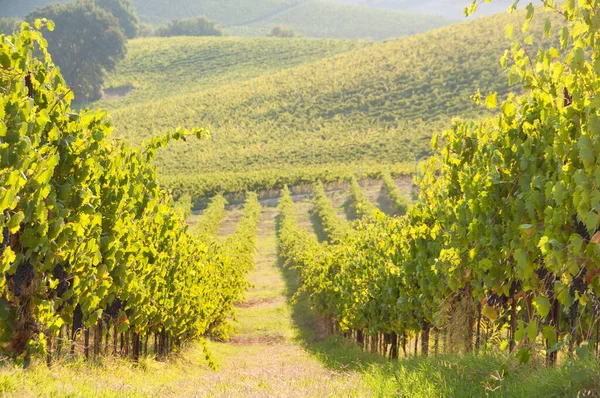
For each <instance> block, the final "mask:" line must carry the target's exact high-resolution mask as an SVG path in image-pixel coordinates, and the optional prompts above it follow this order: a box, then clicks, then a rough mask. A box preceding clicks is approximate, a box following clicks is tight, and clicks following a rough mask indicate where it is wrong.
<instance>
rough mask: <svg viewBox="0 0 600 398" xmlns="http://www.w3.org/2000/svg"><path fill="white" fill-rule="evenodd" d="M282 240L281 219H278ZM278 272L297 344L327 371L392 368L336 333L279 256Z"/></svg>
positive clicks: (298, 278) (297, 278) (292, 270)
mask: <svg viewBox="0 0 600 398" xmlns="http://www.w3.org/2000/svg"><path fill="white" fill-rule="evenodd" d="M275 223H276V231H277V237H278V238H279V231H280V223H281V216H280V215H277V217H276V218H275ZM277 265H278V268H279V270H280V272H281V274H282V275H283V277H284V279H285V283H286V289H287V292H286V296H287V299H288V300H289V302H290V303H291V306H292V321H293V323H294V326H295V327H296V329H297V331H298V334H297V340H298V343H300V344H301V345H302V346H303V347H304V348H305V349H306V350H307V351H309V352H310V353H312V354H313V355H315V357H316V358H318V359H319V360H320V361H321V362H322V363H323V365H324V366H325V367H327V368H328V369H331V370H335V371H351V370H362V369H365V368H368V367H370V366H371V365H380V366H382V365H384V366H385V365H389V366H391V363H390V362H389V361H388V360H386V359H385V358H382V357H381V356H378V355H375V354H371V353H368V352H364V351H362V350H361V349H360V348H359V347H358V346H357V345H356V344H355V343H354V342H352V341H350V340H348V339H345V338H344V337H343V336H341V335H340V334H334V333H332V328H331V322H330V321H328V320H327V319H325V318H323V317H322V316H321V315H320V314H318V313H317V312H316V311H314V310H312V309H311V308H310V304H309V300H308V296H307V295H306V293H303V292H300V293H298V289H299V288H300V275H299V272H298V270H297V269H294V268H291V267H288V266H286V265H285V264H284V263H283V261H282V260H281V257H279V255H278V260H277Z"/></svg>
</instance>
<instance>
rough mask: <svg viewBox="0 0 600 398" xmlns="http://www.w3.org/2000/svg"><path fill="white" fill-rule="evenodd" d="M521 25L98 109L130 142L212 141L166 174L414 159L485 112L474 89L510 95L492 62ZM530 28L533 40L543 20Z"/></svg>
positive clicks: (172, 157) (183, 153)
mask: <svg viewBox="0 0 600 398" xmlns="http://www.w3.org/2000/svg"><path fill="white" fill-rule="evenodd" d="M522 16H523V14H522V13H516V14H510V15H509V14H501V15H496V16H493V17H486V18H481V19H476V20H473V21H470V22H466V23H463V24H460V25H454V26H450V27H445V28H442V29H439V30H435V31H432V32H429V33H426V34H422V35H417V36H414V37H409V38H403V39H397V40H391V41H388V42H385V43H379V44H374V45H371V46H368V47H363V48H359V49H356V50H353V51H350V52H345V53H341V54H339V55H336V56H334V57H331V58H327V59H322V60H319V61H316V62H313V63H309V64H304V65H300V66H296V67H293V68H289V69H285V70H281V71H279V72H276V73H271V74H266V75H262V76H259V77H256V78H253V79H250V80H245V81H235V82H233V83H230V84H224V85H220V86H218V87H212V88H207V89H205V90H202V91H198V92H195V93H188V94H185V95H179V96H169V97H167V98H165V99H156V100H151V101H148V102H145V103H139V104H125V103H124V104H125V105H124V106H120V105H119V103H116V104H114V106H113V105H111V104H110V103H107V104H106V105H107V106H108V107H109V109H110V110H111V114H112V116H113V119H114V123H115V126H116V134H117V135H119V136H121V137H123V138H125V139H127V140H130V141H132V142H135V143H139V142H141V141H142V140H143V139H147V138H149V137H151V136H154V135H156V134H160V133H162V132H164V131H165V130H166V129H170V128H173V127H175V126H177V125H182V126H200V127H206V128H208V129H209V130H210V131H211V132H212V133H213V138H212V139H211V140H210V141H205V142H200V143H186V144H182V145H174V146H173V147H170V148H169V150H167V151H165V152H163V153H162V154H161V156H159V159H158V164H159V168H160V170H161V172H162V174H163V176H166V175H168V176H171V177H173V176H178V175H180V176H186V178H187V177H189V176H192V175H202V174H204V173H211V172H212V173H216V172H224V171H227V172H231V173H236V172H237V173H242V172H251V171H254V172H256V171H260V170H274V169H282V170H283V169H289V168H290V167H292V168H295V167H305V166H314V165H333V164H372V163H398V162H403V161H414V160H415V158H419V157H421V156H425V155H427V154H428V151H429V137H430V136H431V133H432V132H433V131H436V130H439V129H442V128H444V127H445V126H447V125H448V123H449V121H450V119H451V118H452V117H453V116H457V115H462V116H473V117H477V116H479V115H483V114H486V113H487V111H486V110H484V109H482V108H481V107H478V106H476V105H475V104H474V103H473V101H472V100H471V99H470V97H471V96H472V94H474V93H475V91H476V90H477V89H478V88H479V89H481V91H482V92H484V93H486V92H488V91H498V92H499V93H500V96H502V95H504V94H505V93H506V92H507V91H508V85H507V78H506V76H505V75H504V73H503V72H502V70H501V68H500V65H499V62H498V59H499V58H500V56H501V55H502V54H503V52H504V50H505V48H506V47H507V46H508V44H509V43H508V40H507V39H505V38H504V31H505V28H504V27H505V25H506V24H507V23H516V24H518V23H519V22H520V21H521V19H522ZM532 28H533V30H534V31H535V32H536V36H538V37H541V32H542V31H543V22H542V21H541V20H540V19H537V20H536V21H534V23H533V24H532ZM294 40H297V39H293V40H291V41H288V42H283V41H282V42H281V45H286V44H285V43H290V44H291V43H293V41H294ZM193 67H194V66H190V68H193ZM164 74H165V76H166V75H168V74H169V70H164ZM113 80H115V81H116V80H118V76H115V77H113ZM166 81H168V79H167V80H166ZM179 87H181V86H180V84H178V85H177V86H172V87H170V86H167V85H165V86H164V87H163V89H164V91H165V92H177V90H179V89H180V88H179Z"/></svg>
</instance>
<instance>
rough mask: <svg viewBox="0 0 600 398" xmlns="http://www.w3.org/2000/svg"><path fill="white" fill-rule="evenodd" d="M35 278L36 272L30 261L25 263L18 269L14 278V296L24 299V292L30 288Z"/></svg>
mask: <svg viewBox="0 0 600 398" xmlns="http://www.w3.org/2000/svg"><path fill="white" fill-rule="evenodd" d="M34 278H35V272H34V269H33V265H32V264H31V263H30V262H29V261H24V262H22V263H21V264H19V266H18V267H17V271H16V272H15V274H14V275H13V276H12V278H11V280H12V284H13V289H12V291H13V294H14V295H15V296H16V297H22V296H23V294H24V292H25V291H26V290H27V289H28V288H29V286H30V285H31V283H32V282H33V279H34Z"/></svg>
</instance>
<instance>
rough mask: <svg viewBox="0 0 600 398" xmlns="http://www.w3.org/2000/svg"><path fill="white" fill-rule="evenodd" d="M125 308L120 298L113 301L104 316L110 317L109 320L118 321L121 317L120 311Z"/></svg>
mask: <svg viewBox="0 0 600 398" xmlns="http://www.w3.org/2000/svg"><path fill="white" fill-rule="evenodd" d="M122 308H123V303H122V302H121V300H120V299H119V298H116V299H114V300H113V302H112V304H110V305H109V306H108V307H107V308H106V310H104V315H105V316H106V317H108V319H112V320H116V319H117V318H118V317H119V311H121V309H122Z"/></svg>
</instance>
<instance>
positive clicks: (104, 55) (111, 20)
mask: <svg viewBox="0 0 600 398" xmlns="http://www.w3.org/2000/svg"><path fill="white" fill-rule="evenodd" d="M40 18H48V19H50V20H53V21H54V23H55V25H56V28H55V30H54V31H53V32H46V33H45V37H46V39H47V40H48V49H49V51H50V54H52V57H53V60H54V61H55V63H56V64H57V65H58V66H59V67H60V70H61V72H62V75H63V76H64V78H65V80H66V81H67V83H68V84H69V86H70V87H71V89H72V90H73V92H74V93H75V97H76V99H77V100H78V101H93V100H97V99H99V98H100V95H101V92H102V91H101V90H102V84H103V82H104V78H105V75H106V72H109V71H112V70H114V68H115V66H116V65H117V63H118V62H119V61H120V60H121V59H123V58H124V57H125V53H126V46H125V45H126V38H125V35H124V34H123V30H122V29H121V27H120V26H119V22H118V21H117V20H116V19H115V17H113V16H112V15H111V14H109V13H108V12H106V11H104V10H103V9H101V8H100V7H97V6H96V5H95V4H94V3H93V2H92V1H78V2H75V3H68V4H54V5H50V6H47V7H44V8H41V9H38V10H36V11H34V12H32V13H31V14H29V15H28V16H27V17H26V20H27V21H30V22H33V21H35V20H36V19H40Z"/></svg>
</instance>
